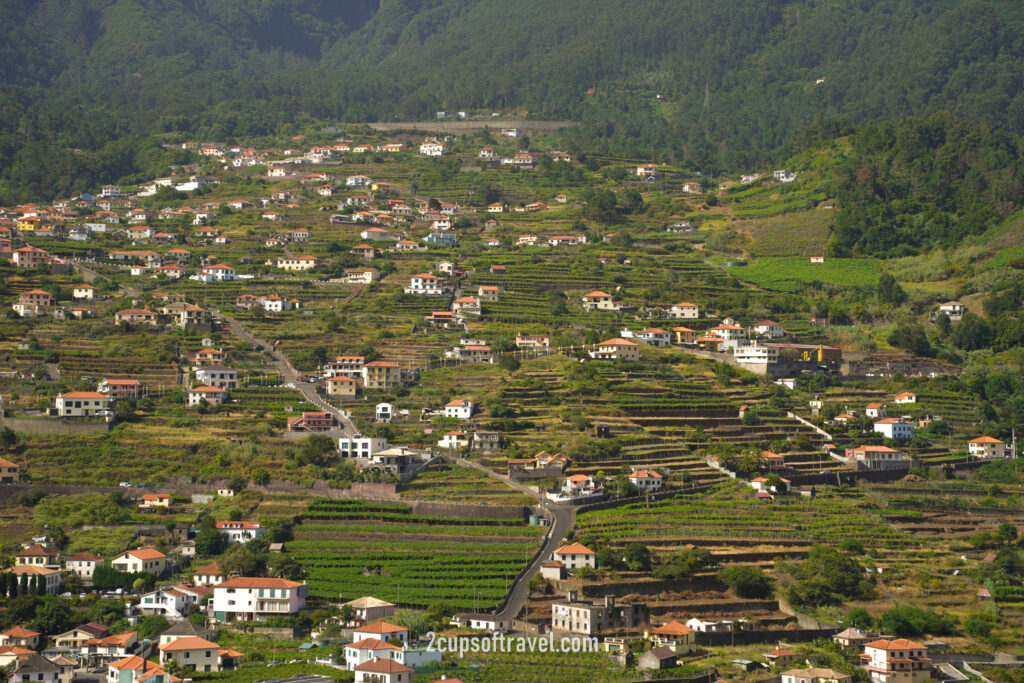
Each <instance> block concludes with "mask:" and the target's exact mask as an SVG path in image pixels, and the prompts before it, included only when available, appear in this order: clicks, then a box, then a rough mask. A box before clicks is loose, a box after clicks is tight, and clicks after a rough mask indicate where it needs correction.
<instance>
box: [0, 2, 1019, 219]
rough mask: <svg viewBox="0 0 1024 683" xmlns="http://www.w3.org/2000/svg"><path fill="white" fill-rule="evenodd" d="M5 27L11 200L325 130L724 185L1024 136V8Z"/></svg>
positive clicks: (336, 12)
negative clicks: (882, 136)
mask: <svg viewBox="0 0 1024 683" xmlns="http://www.w3.org/2000/svg"><path fill="white" fill-rule="evenodd" d="M0 27H2V28H0V32H2V35H0V78H2V81H3V87H2V91H0V168H2V171H0V173H2V175H0V200H2V201H5V202H10V201H16V200H19V199H27V198H46V197H49V196H53V195H54V194H55V193H57V192H60V191H62V190H65V189H68V188H70V187H71V186H72V185H73V184H74V180H73V179H74V178H78V177H81V176H82V174H85V176H88V177H89V178H90V179H91V178H92V177H95V178H102V179H111V178H113V177H117V176H118V175H125V174H128V173H131V172H132V171H133V169H135V168H138V167H139V165H140V163H141V161H140V159H139V158H138V152H137V150H138V148H139V147H140V143H139V141H138V140H136V141H135V142H133V143H132V144H131V145H130V150H131V151H130V152H127V151H124V150H122V149H121V148H119V147H118V145H117V143H116V142H115V143H114V146H113V147H112V148H110V147H109V144H110V143H111V141H117V140H123V139H126V138H125V136H129V135H134V136H146V135H150V134H153V133H160V132H178V131H180V132H183V133H188V134H190V135H196V136H204V137H207V138H215V139H221V140H224V139H229V138H231V137H233V136H235V135H239V136H241V135H245V136H258V135H261V134H266V133H272V132H278V131H279V130H280V127H281V126H282V125H284V124H286V123H289V122H291V123H294V122H296V121H300V122H301V121H302V120H308V118H309V117H314V118H320V119H325V120H344V121H360V120H375V119H393V118H396V117H397V118H399V119H410V118H417V117H424V116H432V115H433V112H435V111H437V110H438V109H499V108H504V109H518V110H522V111H525V112H526V113H527V115H529V116H537V117H562V118H572V119H579V120H582V121H583V122H585V123H586V124H587V125H586V126H584V127H583V128H581V129H580V130H579V133H578V135H577V136H576V141H575V144H576V146H577V147H579V148H580V149H585V148H589V149H593V150H595V151H604V152H615V153H631V154H642V155H644V156H651V157H655V158H663V159H666V160H680V159H685V160H688V161H690V162H691V163H693V164H695V165H699V166H701V167H702V168H708V169H713V168H737V167H740V166H742V165H746V164H750V163H753V162H757V161H764V160H766V159H770V158H773V157H774V156H776V155H778V154H780V153H781V151H782V150H783V149H784V146H785V145H786V143H787V142H789V141H790V140H791V139H792V136H793V134H794V132H796V131H799V130H802V129H803V128H805V127H806V126H807V125H808V124H810V123H812V122H814V121H822V120H830V119H840V120H842V121H844V122H847V123H851V122H852V123H858V122H862V121H866V120H871V119H877V118H892V117H899V116H903V115H910V114H913V115H927V114H931V113H934V112H936V111H943V110H944V111H950V112H952V113H954V114H956V115H958V116H961V117H963V118H967V119H979V120H984V121H988V122H991V123H992V124H994V125H996V126H999V127H1005V128H1006V129H1008V130H1010V131H1013V132H1021V131H1024V94H1022V79H1024V70H1022V69H1021V62H1022V54H1024V7H1022V5H1021V3H1019V2H1017V1H1016V0H968V1H967V2H961V1H958V0H878V1H868V0H857V1H844V2H838V3H837V2H826V1H824V0H765V1H763V2H748V1H747V0H718V1H716V2H713V3H708V2H700V1H698V0H674V1H673V2H668V3H666V2H663V1H656V0H634V1H632V2H628V3H627V2H622V0H559V2H550V1H547V0H545V1H541V0H518V1H517V2H515V3H509V2H507V1H506V0H384V2H380V0H346V1H345V2H333V1H331V0H9V1H8V2H5V3H3V4H2V5H0ZM822 79H823V80H822ZM588 91H591V92H590V93H589V94H588ZM655 94H662V95H665V96H667V97H668V101H667V102H662V103H659V102H657V101H656V100H655V98H654V95H655ZM105 146H107V147H108V148H107V149H104V148H105ZM71 148H76V149H83V150H90V151H100V152H101V156H103V157H104V158H105V159H106V160H105V161H104V162H102V163H101V162H99V161H97V160H96V159H94V158H85V159H83V158H71V153H70V152H69V151H68V150H69V149H71Z"/></svg>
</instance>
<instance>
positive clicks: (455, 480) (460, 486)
mask: <svg viewBox="0 0 1024 683" xmlns="http://www.w3.org/2000/svg"><path fill="white" fill-rule="evenodd" d="M402 498H403V499H406V500H434V501H441V502H445V503H482V504H485V505H533V503H534V499H533V498H531V497H530V496H528V495H526V494H525V493H518V492H516V491H514V490H512V489H510V488H509V487H508V486H506V485H505V484H504V483H502V482H500V481H498V480H497V479H495V478H493V477H489V476H487V475H486V474H484V473H483V472H481V471H480V470H477V469H474V468H472V467H466V466H464V465H444V464H434V465H431V466H430V468H429V469H427V471H426V472H423V473H421V474H419V475H417V476H416V479H414V480H413V481H411V482H409V483H408V484H404V485H403V486H402Z"/></svg>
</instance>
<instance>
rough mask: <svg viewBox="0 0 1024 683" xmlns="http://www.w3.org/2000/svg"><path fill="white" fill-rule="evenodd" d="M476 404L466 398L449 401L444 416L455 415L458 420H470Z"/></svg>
mask: <svg viewBox="0 0 1024 683" xmlns="http://www.w3.org/2000/svg"><path fill="white" fill-rule="evenodd" d="M473 408H474V404H473V402H472V401H469V400H466V399H456V400H454V401H449V402H448V403H446V404H445V406H444V416H445V417H453V418H455V419H457V420H468V419H469V418H471V417H473Z"/></svg>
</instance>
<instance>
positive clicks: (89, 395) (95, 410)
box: [54, 391, 113, 417]
mask: <svg viewBox="0 0 1024 683" xmlns="http://www.w3.org/2000/svg"><path fill="white" fill-rule="evenodd" d="M112 400H113V399H112V398H111V397H110V396H107V395H106V394H101V393H99V392H97V391H69V392H67V393H64V394H60V395H59V396H57V398H56V399H55V400H54V406H55V407H56V409H57V414H58V415H60V416H61V417H89V416H90V415H97V414H100V413H106V412H107V411H109V410H110V404H111V401H112Z"/></svg>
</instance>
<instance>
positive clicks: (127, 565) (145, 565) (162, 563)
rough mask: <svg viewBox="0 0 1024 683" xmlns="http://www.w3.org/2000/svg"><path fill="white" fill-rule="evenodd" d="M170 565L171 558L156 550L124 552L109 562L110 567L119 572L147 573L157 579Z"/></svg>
mask: <svg viewBox="0 0 1024 683" xmlns="http://www.w3.org/2000/svg"><path fill="white" fill-rule="evenodd" d="M170 565H171V558H169V557H167V556H166V555H164V554H163V553H162V552H160V551H159V550H157V549H156V548H136V549H134V550H126V551H124V552H123V553H121V554H120V555H118V556H117V557H115V558H114V559H112V560H111V561H110V566H111V567H113V568H114V569H116V570H118V571H120V572H126V573H128V574H138V573H139V572H147V573H149V574H152V575H153V576H156V577H157V578H159V577H160V576H162V575H163V573H164V572H165V571H167V568H168V567H170Z"/></svg>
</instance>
